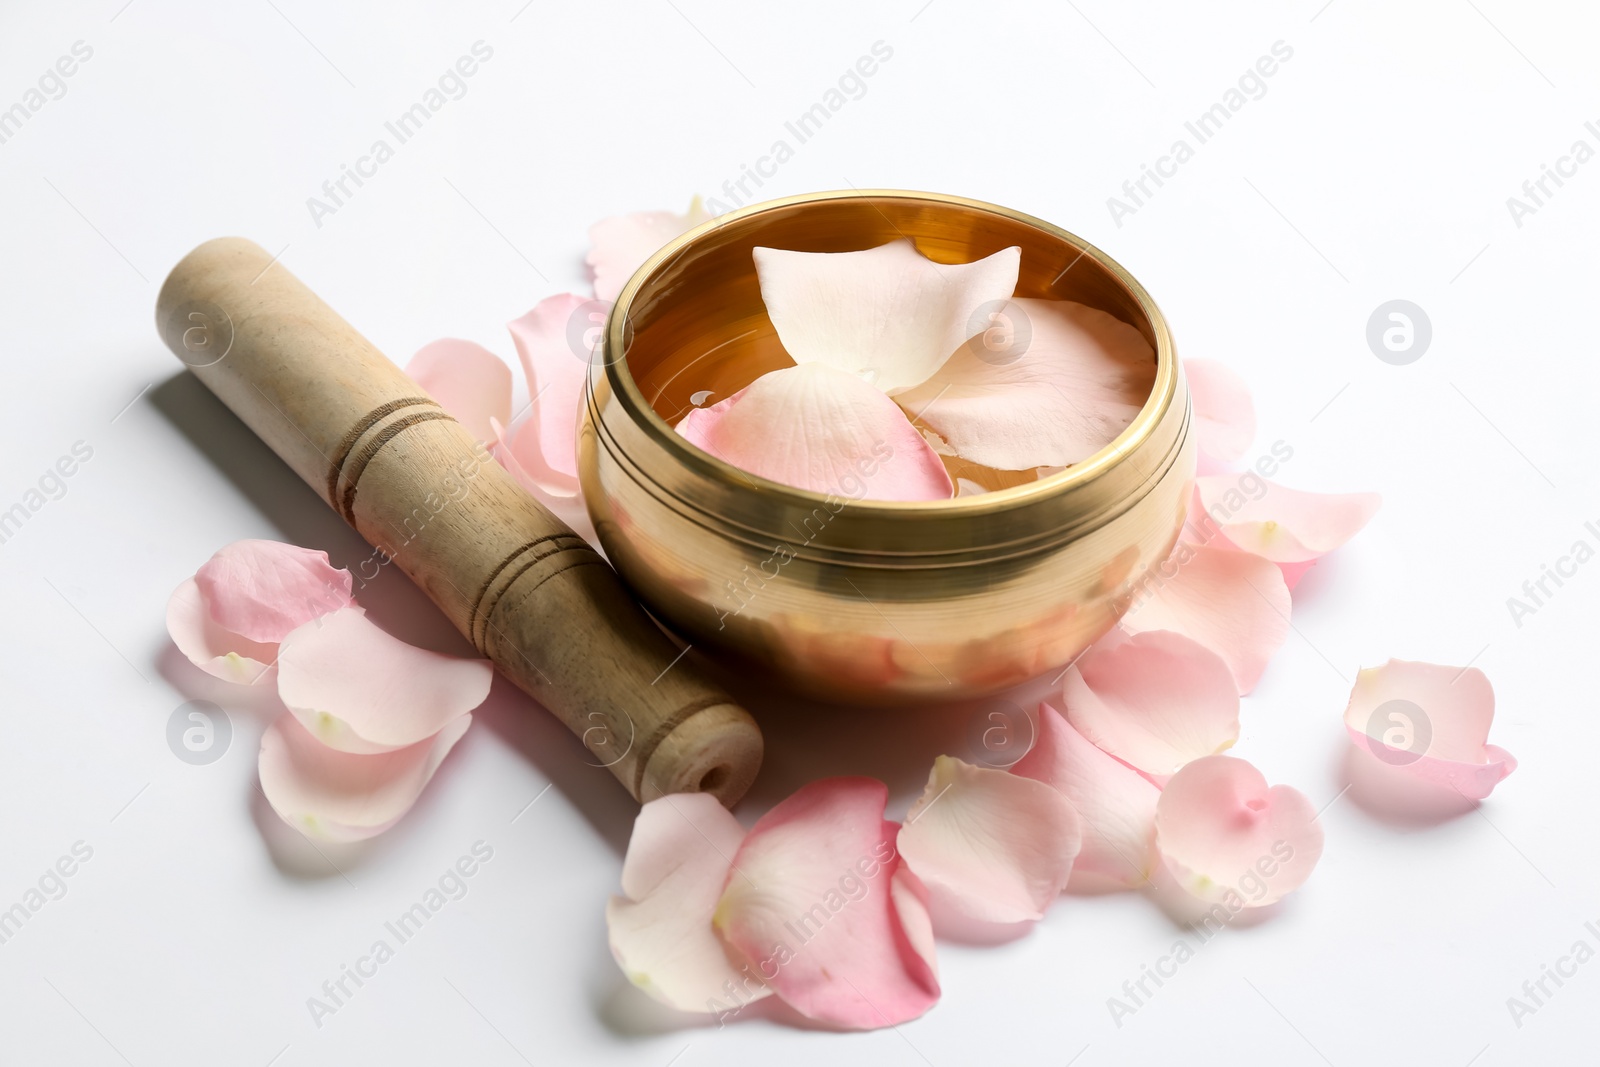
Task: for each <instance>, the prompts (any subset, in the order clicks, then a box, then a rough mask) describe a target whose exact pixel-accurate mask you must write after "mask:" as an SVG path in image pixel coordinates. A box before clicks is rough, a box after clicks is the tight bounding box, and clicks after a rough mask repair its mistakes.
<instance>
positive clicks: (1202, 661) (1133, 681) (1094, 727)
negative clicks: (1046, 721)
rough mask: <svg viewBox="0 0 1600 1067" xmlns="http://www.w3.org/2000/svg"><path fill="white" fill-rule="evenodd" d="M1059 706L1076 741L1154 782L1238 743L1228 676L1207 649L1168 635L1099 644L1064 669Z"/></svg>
mask: <svg viewBox="0 0 1600 1067" xmlns="http://www.w3.org/2000/svg"><path fill="white" fill-rule="evenodd" d="M1108 638H1109V640H1108ZM1062 701H1063V703H1065V705H1066V708H1067V721H1068V722H1070V723H1071V724H1072V725H1073V726H1074V727H1076V728H1077V730H1078V732H1079V733H1081V734H1083V736H1084V737H1086V738H1088V739H1089V740H1090V741H1091V742H1093V743H1094V744H1095V745H1097V746H1098V747H1100V748H1102V749H1104V750H1105V751H1106V752H1108V753H1110V754H1111V755H1113V756H1115V757H1117V758H1118V759H1120V760H1122V761H1123V762H1124V763H1128V764H1131V765H1132V766H1134V767H1137V768H1138V769H1139V770H1141V771H1145V772H1146V773H1148V774H1152V775H1167V774H1171V773H1173V772H1174V771H1176V770H1177V769H1178V768H1179V767H1182V766H1183V765H1184V764H1185V763H1188V762H1189V761H1190V760H1194V759H1199V758H1200V757H1201V756H1210V755H1214V754H1216V753H1218V752H1222V751H1224V750H1226V749H1228V748H1231V747H1233V743H1234V742H1235V741H1237V740H1238V739H1239V693H1238V688H1237V686H1236V685H1235V683H1234V680H1233V672H1232V671H1230V670H1229V669H1228V665H1227V664H1226V663H1224V662H1223V661H1222V658H1221V657H1220V656H1218V655H1217V654H1216V653H1214V652H1212V651H1211V650H1210V649H1208V648H1206V647H1205V646H1204V645H1201V644H1199V643H1198V642H1196V641H1193V640H1191V639H1190V638H1187V637H1185V636H1183V635H1182V634H1178V633H1172V632H1171V631H1168V630H1151V631H1148V632H1146V633H1140V634H1135V635H1133V636H1132V637H1129V636H1127V635H1126V634H1123V633H1120V632H1119V631H1117V630H1113V631H1112V632H1111V634H1109V635H1107V637H1106V638H1101V639H1100V641H1099V642H1097V643H1096V644H1095V645H1093V646H1092V647H1091V648H1090V649H1089V651H1088V652H1086V653H1085V654H1084V655H1082V656H1080V657H1079V658H1078V660H1077V662H1076V663H1074V664H1073V665H1072V667H1071V668H1069V669H1068V671H1067V676H1066V680H1065V684H1064V687H1063V690H1062Z"/></svg>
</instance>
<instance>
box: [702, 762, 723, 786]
mask: <svg viewBox="0 0 1600 1067" xmlns="http://www.w3.org/2000/svg"><path fill="white" fill-rule="evenodd" d="M727 780H728V768H727V767H726V766H724V765H722V764H718V765H717V766H715V767H713V768H711V769H710V770H709V771H707V772H706V773H705V774H704V775H702V776H701V778H700V786H699V788H700V792H702V793H715V792H716V791H717V790H718V789H721V788H722V786H723V783H725V782H726V781H727Z"/></svg>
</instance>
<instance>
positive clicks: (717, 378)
mask: <svg viewBox="0 0 1600 1067" xmlns="http://www.w3.org/2000/svg"><path fill="white" fill-rule="evenodd" d="M901 237H909V238H911V239H912V240H914V241H915V242H916V245H917V247H918V249H920V250H921V251H922V253H923V254H924V255H926V256H928V257H930V258H931V259H934V260H937V261H940V262H945V263H965V262H970V261H972V260H975V259H979V258H982V257H983V256H987V255H990V254H991V253H994V252H996V251H999V250H1000V249H1002V248H1006V247H1008V246H1011V245H1019V246H1021V248H1022V270H1021V275H1020V278H1019V281H1018V285H1017V295H1019V296H1024V297H1037V298H1041V299H1057V300H1075V301H1078V302H1079V303H1083V304H1087V305H1089V306H1091V307H1095V308H1099V309H1101V310H1103V311H1106V312H1109V313H1110V314H1112V315H1115V316H1116V317H1117V318H1119V319H1121V320H1123V321H1124V322H1127V323H1129V324H1131V325H1132V326H1134V327H1135V328H1136V329H1138V330H1139V331H1140V332H1141V333H1142V334H1143V335H1144V337H1145V339H1146V340H1147V341H1149V343H1150V345H1151V347H1152V348H1153V349H1154V351H1155V358H1156V364H1157V368H1156V377H1155V385H1154V388H1153V389H1152V392H1151V395H1150V398H1149V399H1148V401H1147V402H1146V403H1145V405H1144V408H1143V409H1142V410H1141V411H1140V413H1139V415H1138V417H1137V418H1135V419H1134V421H1133V423H1132V425H1130V426H1129V427H1128V428H1127V429H1126V430H1125V431H1123V433H1122V434H1121V435H1120V436H1119V437H1117V439H1116V440H1115V441H1113V442H1112V443H1111V444H1110V445H1109V446H1107V447H1106V448H1105V449H1103V450H1101V451H1100V452H1099V453H1097V454H1095V455H1094V456H1092V457H1090V458H1089V459H1088V460H1085V461H1084V462H1082V463H1079V464H1076V465H1074V466H1072V467H1069V468H1067V469H1066V470H1065V471H1063V472H1062V473H1060V474H1054V475H1051V476H1049V477H1045V478H1040V479H1037V480H1023V481H1021V482H1020V483H1019V484H1016V485H1014V486H1012V487H1010V488H1005V489H1002V490H1000V491H998V492H992V493H985V494H980V495H976V496H964V497H958V498H955V499H952V500H940V501H933V502H923V503H884V502H877V501H871V500H864V499H858V498H856V497H857V494H855V493H853V492H852V491H851V490H850V489H849V488H848V487H842V489H841V492H840V493H838V494H828V495H823V494H818V493H809V492H805V491H803V490H799V489H792V488H789V487H787V486H783V485H779V484H777V483H775V482H770V481H766V480H764V479H761V478H757V477H755V476H753V475H750V474H747V473H745V472H743V471H740V470H738V469H736V468H734V467H731V466H729V465H728V464H726V463H724V462H722V461H721V460H718V459H716V458H715V457H713V456H711V455H709V454H707V453H705V452H702V451H700V450H699V449H697V448H695V447H693V446H692V445H690V444H689V443H688V442H686V441H684V440H683V439H682V438H681V437H679V436H678V434H677V433H676V432H675V431H674V430H673V429H672V425H673V424H674V423H675V422H677V420H678V419H679V418H681V417H682V415H683V414H684V413H685V412H686V411H688V410H689V408H690V407H691V406H693V404H694V398H696V397H697V395H700V398H701V399H703V398H704V397H703V395H702V394H703V391H706V390H710V391H711V394H712V395H713V396H714V397H716V398H722V397H726V396H728V395H731V394H732V393H733V392H735V391H737V390H738V389H740V388H743V387H744V386H745V385H748V384H749V383H750V382H751V381H753V380H754V379H755V378H757V377H758V376H760V375H761V374H763V373H765V372H767V371H769V370H775V369H778V368H780V367H784V366H788V365H789V364H790V361H789V359H788V357H787V356H786V355H785V354H784V352H783V349H782V346H781V345H780V344H779V341H778V337H777V334H776V332H775V331H774V330H773V327H772V323H771V321H770V320H769V319H768V318H767V314H766V309H765V307H764V305H763V304H762V301H761V292H760V288H759V286H758V284H757V280H756V274H755V268H754V265H753V262H752V259H751V250H752V249H753V248H754V247H756V246H757V245H763V246H767V247H773V248H786V249H795V250H799V251H808V252H847V251H855V250H858V249H863V248H871V247H874V246H876V245H880V244H883V243H885V242H887V241H892V240H895V239H897V238H901ZM591 386H592V388H591V391H590V396H589V398H588V410H587V412H586V417H585V420H584V423H583V425H582V427H581V429H580V434H579V446H578V448H579V450H578V456H579V469H580V472H581V476H582V480H583V488H584V494H585V497H586V499H587V500H588V504H589V509H590V513H591V515H592V516H593V518H594V521H595V527H596V530H597V531H598V533H599V536H600V539H601V541H602V543H603V544H604V546H605V550H606V552H607V554H608V555H609V556H610V557H611V560H612V562H613V563H615V564H616V566H617V569H618V570H619V571H620V572H621V573H622V576H623V577H624V578H625V579H626V580H627V581H628V583H629V584H630V585H631V586H632V587H633V589H634V591H635V592H636V593H637V594H638V596H639V597H640V599H641V600H642V601H643V602H644V604H645V605H646V606H647V607H648V608H649V609H650V610H651V611H652V612H653V613H654V614H655V615H656V616H657V618H659V619H660V620H661V621H662V622H663V623H665V624H666V625H668V626H669V627H671V628H672V629H673V630H675V631H676V632H677V633H679V634H680V635H681V636H682V637H683V638H684V639H685V640H687V641H690V642H692V643H693V644H694V645H695V646H696V647H699V648H702V649H704V650H707V651H711V652H713V653H715V654H719V655H720V656H721V657H724V658H727V659H729V660H731V661H732V662H734V663H735V664H741V665H742V664H748V665H754V666H759V667H765V668H767V669H769V670H771V671H774V672H775V673H776V674H778V675H779V676H781V677H782V678H783V679H785V680H786V681H787V682H788V683H790V684H792V685H793V686H795V687H796V688H798V689H799V690H801V691H803V692H805V693H807V694H809V695H813V696H818V697H822V698H825V699H836V700H843V701H849V702H852V703H879V704H909V703H916V702H926V701H929V700H944V699H959V698H968V697H972V696H978V695H982V694H985V693H991V692H997V691H1000V690H1003V689H1008V688H1010V687H1012V686H1015V685H1017V684H1020V683H1021V682H1024V681H1026V680H1028V679H1030V678H1034V677H1037V676H1038V675H1040V674H1043V673H1045V672H1052V671H1059V670H1061V669H1062V668H1063V667H1065V665H1066V664H1068V663H1070V662H1071V661H1072V659H1073V658H1074V657H1075V656H1077V655H1078V653H1079V652H1081V651H1082V650H1083V649H1084V648H1086V647H1087V646H1088V645H1089V644H1090V643H1091V642H1092V641H1094V639H1095V638H1097V637H1098V636H1100V635H1101V634H1102V633H1104V632H1105V631H1106V630H1107V629H1109V628H1110V627H1111V626H1112V625H1113V624H1114V623H1115V622H1116V620H1117V619H1118V618H1119V617H1120V615H1121V613H1122V612H1123V611H1124V610H1126V609H1127V607H1128V606H1129V605H1130V604H1131V603H1133V602H1135V601H1136V600H1137V598H1138V596H1140V595H1141V593H1142V591H1144V590H1145V589H1147V588H1148V587H1149V585H1150V583H1153V582H1159V581H1160V580H1161V577H1160V574H1159V572H1157V571H1156V567H1157V565H1158V564H1159V563H1160V562H1161V561H1162V560H1164V559H1165V558H1166V556H1167V554H1168V552H1169V551H1170V549H1171V547H1172V544H1173V541H1174V539H1175V538H1176V536H1177V532H1178V530H1179V528H1180V527H1181V525H1182V523H1183V517H1184V514H1185V511H1186V509H1187V505H1188V497H1189V490H1190V486H1191V484H1192V482H1193V476H1194V446H1193V435H1192V433H1191V431H1190V415H1189V402H1188V393H1187V390H1186V388H1185V386H1184V382H1183V376H1182V371H1181V369H1180V368H1179V365H1178V362H1177V354H1176V351H1175V350H1174V348H1173V343H1172V337H1171V335H1170V333H1169V332H1168V329H1167V324H1166V321H1165V319H1163V318H1162V316H1161V312H1160V310H1159V309H1158V308H1157V307H1156V305H1155V302H1154V301H1153V300H1151V299H1150V296H1149V294H1148V293H1146V292H1145V290H1144V288H1143V287H1142V286H1141V285H1139V283H1138V282H1137V281H1135V280H1134V279H1133V277H1132V276H1131V275H1129V274H1128V273H1127V272H1126V271H1125V270H1123V269H1122V268H1121V267H1120V266H1118V265H1117V264H1116V263H1115V262H1114V261H1112V260H1111V259H1109V258H1107V257H1106V256H1105V255H1104V253H1102V252H1100V251H1099V250H1098V249H1096V248H1094V247H1093V246H1092V245H1089V244H1087V243H1086V242H1084V241H1082V240H1080V239H1079V238H1077V237H1075V236H1073V235H1072V234H1070V233H1068V232H1066V231H1065V230H1062V229H1060V228H1058V227H1055V226H1052V225H1050V224H1049V223H1046V222H1043V221H1041V220H1039V219H1035V218H1032V217H1030V216H1027V215H1023V214H1021V213H1018V212H1014V211H1010V210H1008V209H1005V208H1001V207H996V206H994V205H991V204H983V203H979V202H977V201H972V200H964V199H961V198H959V197H951V196H941V195H936V194H931V193H910V192H893V191H866V192H857V191H851V192H848V193H819V194H811V195H807V196H800V197H792V198H789V199H785V200H777V201H772V202H769V203H765V204H757V205H753V206H751V207H748V208H745V209H742V210H740V211H737V212H733V213H730V214H728V215H724V216H721V217H719V218H717V219H714V220H712V221H711V222H709V223H706V224H705V225H704V226H701V227H699V228H698V229H695V230H692V231H690V232H689V233H687V234H685V235H684V236H683V237H681V238H679V239H678V240H676V241H674V242H673V243H671V244H669V245H667V246H666V247H665V248H663V249H662V250H661V251H660V252H658V253H657V254H656V255H655V256H654V257H652V258H651V260H650V261H649V262H647V263H646V264H645V265H644V266H643V267H642V268H640V270H639V272H638V273H637V274H636V275H635V276H634V278H633V280H632V281H631V282H629V284H628V286H627V287H626V288H625V289H624V290H623V292H622V294H621V295H620V297H619V298H618V300H617V304H616V306H615V308H613V309H612V313H611V317H610V320H609V322H608V323H607V327H606V334H605V342H604V346H603V349H602V351H601V352H600V358H599V359H597V360H596V362H595V366H594V368H593V372H592V374H591Z"/></svg>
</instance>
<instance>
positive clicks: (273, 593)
mask: <svg viewBox="0 0 1600 1067" xmlns="http://www.w3.org/2000/svg"><path fill="white" fill-rule="evenodd" d="M194 580H195V585H196V586H197V587H198V588H199V590H200V596H201V598H202V599H203V600H204V601H205V604H206V608H207V610H209V611H210V613H211V618H212V619H213V620H215V621H216V623H217V625H218V626H221V627H222V628H223V629H224V630H229V631H232V632H233V633H236V634H238V635H239V636H241V637H243V638H246V639H247V640H250V641H256V642H260V643H262V644H275V643H277V642H279V641H282V640H283V638H284V636H285V635H286V634H288V632H289V631H290V630H293V629H294V628H295V627H297V626H299V625H300V624H302V623H305V622H309V621H310V620H312V619H315V618H316V617H317V616H319V615H326V614H327V613H328V612H330V611H337V610H338V609H339V608H342V607H344V606H345V605H346V604H348V603H350V586H351V583H350V572H349V571H347V570H341V569H339V568H337V567H335V566H333V565H332V564H331V563H329V562H328V554H327V553H326V552H317V551H313V550H312V549H309V548H300V547H299V546H297V545H286V544H283V543H282V542H281V541H253V540H252V541H235V542H234V543H233V544H231V545H228V546H227V547H225V548H223V549H222V550H221V551H219V552H218V553H217V554H216V555H214V556H212V557H211V558H210V559H209V560H207V561H206V562H205V565H204V566H202V567H201V568H200V569H199V570H198V571H196V572H195V576H194Z"/></svg>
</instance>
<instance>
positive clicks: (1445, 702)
mask: <svg viewBox="0 0 1600 1067" xmlns="http://www.w3.org/2000/svg"><path fill="white" fill-rule="evenodd" d="M1493 722H1494V688H1493V687H1492V686H1490V684H1489V679H1488V678H1487V677H1485V675H1484V673H1483V672H1482V671H1480V670H1478V669H1477V668H1476V667H1467V668H1460V667H1445V666H1440V665H1439V664H1435V663H1413V662H1410V661H1407V660H1395V659H1392V660H1390V661H1389V662H1387V663H1385V664H1384V665H1383V666H1381V667H1368V668H1365V669H1364V670H1362V671H1361V672H1360V673H1359V674H1358V675H1357V676H1356V684H1355V688H1353V689H1352V690H1351V691H1350V703H1349V705H1348V706H1347V707H1346V708H1345V712H1344V725H1345V729H1346V730H1347V731H1348V732H1349V734H1350V740H1351V741H1352V742H1353V743H1354V744H1355V745H1356V747H1358V748H1360V749H1362V750H1364V751H1366V752H1368V753H1370V754H1371V755H1372V756H1373V757H1374V758H1375V759H1378V760H1380V761H1381V762H1383V763H1386V764H1388V765H1389V766H1391V767H1397V768H1401V769H1403V770H1405V771H1408V772H1410V773H1411V774H1413V775H1415V776H1416V777H1417V778H1419V779H1421V780H1422V781H1425V782H1428V783H1430V784H1432V785H1436V786H1439V787H1440V788H1443V789H1449V790H1453V791H1455V792H1457V793H1460V794H1461V795H1462V796H1464V797H1468V798H1470V799H1472V800H1482V799H1483V798H1484V797H1487V796H1488V795H1489V794H1490V793H1491V792H1493V791H1494V787H1495V786H1496V785H1498V784H1499V783H1500V781H1501V779H1503V778H1505V777H1506V776H1507V775H1508V774H1510V773H1511V772H1512V771H1514V770H1516V769H1517V761H1516V759H1515V758H1514V757H1513V756H1512V755H1511V753H1509V752H1507V751H1506V750H1505V749H1503V748H1500V747H1498V746H1496V745H1491V744H1489V743H1488V739H1489V726H1490V725H1491V724H1492V723H1493Z"/></svg>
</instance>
